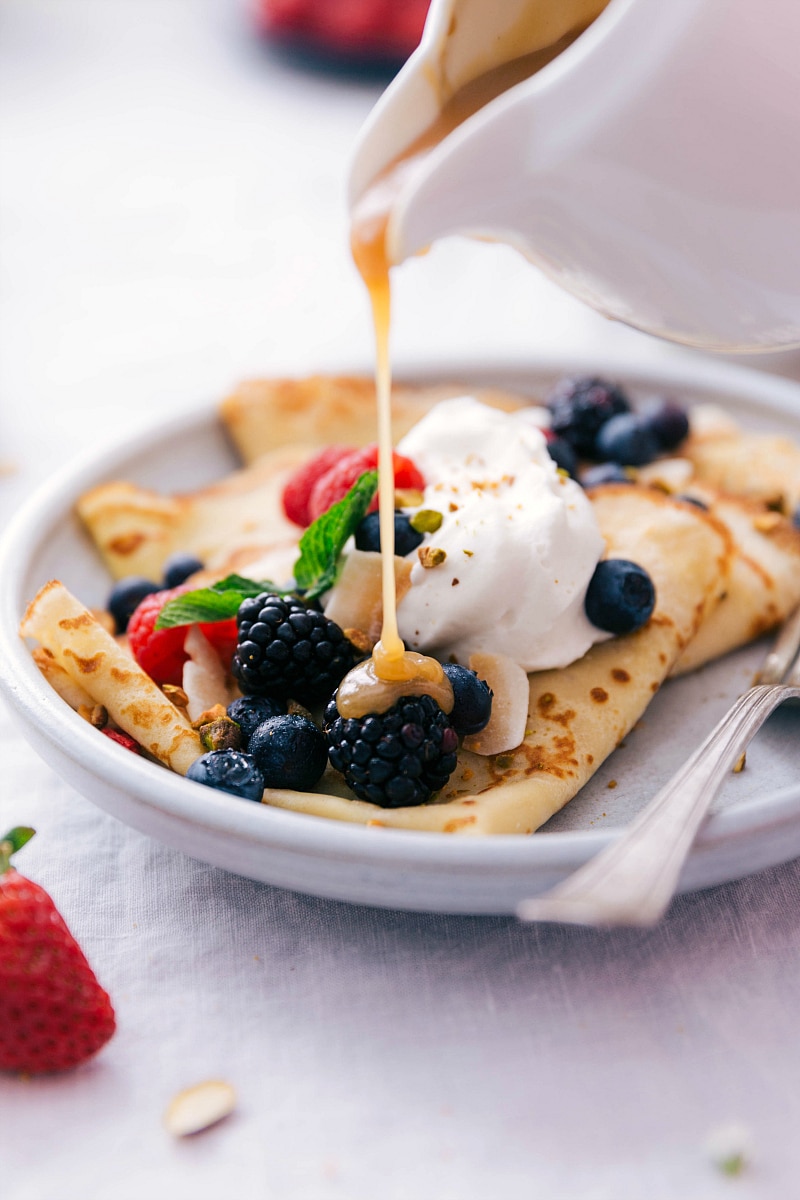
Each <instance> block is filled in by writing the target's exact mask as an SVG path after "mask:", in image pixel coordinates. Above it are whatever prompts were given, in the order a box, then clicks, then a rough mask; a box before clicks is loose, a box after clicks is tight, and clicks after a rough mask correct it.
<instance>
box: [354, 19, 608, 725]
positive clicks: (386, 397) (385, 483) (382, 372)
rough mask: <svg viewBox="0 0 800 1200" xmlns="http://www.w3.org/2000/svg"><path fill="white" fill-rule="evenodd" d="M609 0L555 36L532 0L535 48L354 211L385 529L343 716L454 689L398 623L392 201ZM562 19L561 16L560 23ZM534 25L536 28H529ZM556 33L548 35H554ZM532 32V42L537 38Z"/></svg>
mask: <svg viewBox="0 0 800 1200" xmlns="http://www.w3.org/2000/svg"><path fill="white" fill-rule="evenodd" d="M606 3H607V0H568V9H567V12H566V13H564V14H561V17H562V18H563V17H566V18H567V20H568V22H569V21H571V24H570V23H568V24H567V26H566V29H567V32H566V33H565V32H564V29H563V28H562V27H561V26H559V28H558V33H557V34H556V36H555V37H552V27H551V26H550V25H549V24H548V21H549V19H550V17H551V16H552V10H551V8H550V5H549V3H547V0H545V2H544V3H538V4H537V3H533V4H532V5H531V6H530V9H529V10H528V11H527V12H526V13H525V14H524V15H525V17H526V25H525V29H524V30H523V32H524V33H525V37H526V39H527V40H526V45H530V44H533V45H534V46H535V48H534V49H533V50H532V51H531V52H528V53H525V54H522V55H520V57H518V58H516V59H512V60H511V61H508V62H505V63H502V64H501V65H500V66H496V67H493V68H492V69H491V70H489V71H485V72H484V73H483V74H481V75H480V76H479V77H478V78H477V79H474V80H472V81H470V82H468V83H466V84H465V85H464V86H463V87H462V88H460V89H459V90H458V91H457V92H456V93H455V95H453V96H452V97H451V98H450V99H449V100H448V101H447V102H446V103H445V104H444V106H443V108H442V111H441V113H440V114H439V116H438V117H437V119H436V120H435V121H434V123H433V124H432V125H431V126H430V128H429V129H427V130H426V131H425V132H424V133H423V134H422V135H421V136H420V137H419V138H417V139H416V140H415V141H414V142H412V144H411V145H410V146H409V147H408V148H407V149H406V150H405V151H404V152H403V153H402V154H400V155H399V156H398V157H397V158H396V159H395V160H394V161H393V162H391V163H389V165H388V166H387V167H386V168H385V169H384V170H383V171H382V172H381V173H380V174H379V175H378V177H377V178H376V179H375V180H374V181H373V183H372V184H371V185H370V186H369V188H368V189H367V190H366V192H365V193H364V195H363V197H362V198H361V199H360V200H359V202H358V204H357V205H356V208H355V210H354V213H353V219H352V230H351V247H352V252H353V258H354V260H355V264H356V266H357V268H358V270H359V272H360V274H361V277H362V278H363V280H364V283H365V284H366V287H367V290H368V292H369V296H370V302H371V305H372V316H373V322H374V326H375V346H376V371H375V386H376V393H377V406H378V478H379V483H378V503H379V512H380V535H381V559H382V562H381V576H382V586H383V624H382V629H381V637H380V641H379V642H378V643H377V645H376V646H375V649H374V651H373V654H372V658H371V659H370V660H369V661H367V662H365V663H361V664H360V665H359V666H357V667H356V668H355V669H354V670H353V671H351V672H350V673H349V674H348V675H347V676H346V677H345V679H344V680H343V681H342V683H341V684H340V686H339V691H338V695H337V705H338V708H339V712H340V713H341V714H342V716H348V717H349V716H353V717H356V716H364V715H366V713H368V712H385V711H386V709H388V708H390V707H391V705H392V704H394V703H395V701H396V700H397V699H399V698H400V696H403V695H419V694H423V693H424V694H427V695H431V696H433V698H434V699H435V700H436V701H437V703H438V704H439V705H440V707H441V708H442V709H443V710H444V712H448V713H449V712H451V711H452V708H453V689H452V687H451V685H450V681H449V679H448V678H447V676H446V675H445V673H444V671H443V669H442V665H441V663H439V662H438V661H437V660H436V659H435V658H429V657H427V656H426V655H423V654H418V653H416V652H414V651H408V650H406V649H405V646H404V644H403V642H402V639H401V638H400V635H399V632H398V628H397V596H396V588H395V575H394V500H395V497H394V466H393V460H392V448H393V446H392V412H391V391H392V376H391V362H390V356H389V328H390V322H391V286H390V278H389V268H390V254H389V248H388V245H387V235H388V229H389V217H390V214H391V212H392V209H393V206H394V202H395V200H396V198H397V196H398V195H399V193H400V192H401V190H402V189H403V187H404V186H405V184H406V182H407V181H408V180H409V178H410V177H411V176H412V175H413V174H414V173H415V172H416V171H417V170H419V168H420V166H421V165H422V164H424V161H425V158H426V157H427V155H429V154H430V153H431V151H432V150H433V149H435V147H436V146H438V145H439V143H440V142H441V141H442V140H443V139H444V138H445V137H447V135H448V134H449V133H451V132H452V131H453V130H454V129H455V128H456V127H457V126H458V125H460V124H461V123H462V122H463V121H465V120H466V119H467V118H468V117H470V116H472V114H473V113H475V112H477V111H478V110H479V109H480V108H482V107H483V106H484V105H485V104H487V103H488V102H489V101H490V100H493V99H495V98H496V97H497V96H499V95H500V94H501V93H502V92H504V91H507V90H508V88H510V87H513V86H514V84H516V83H519V82H520V81H521V80H523V79H527V78H529V77H530V76H531V75H532V74H534V73H535V72H536V71H538V70H540V69H541V67H542V66H544V65H545V64H546V63H547V62H549V61H550V60H551V59H553V58H555V57H556V55H557V54H559V53H560V52H561V51H562V50H563V49H564V48H565V47H566V46H567V45H569V43H570V42H571V41H573V40H574V39H575V38H576V37H577V36H578V34H579V33H580V32H582V30H583V29H584V28H585V27H586V25H588V24H589V23H590V22H591V20H593V19H594V17H595V16H597V14H598V13H599V12H600V11H601V9H602V8H604V7H605V4H606ZM557 25H558V22H557ZM528 26H529V27H530V28H528ZM549 35H550V36H549ZM531 37H533V41H532V42H531Z"/></svg>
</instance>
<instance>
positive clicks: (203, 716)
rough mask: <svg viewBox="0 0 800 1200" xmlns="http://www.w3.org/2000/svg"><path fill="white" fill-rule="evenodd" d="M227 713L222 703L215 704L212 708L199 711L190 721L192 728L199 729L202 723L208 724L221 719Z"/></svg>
mask: <svg viewBox="0 0 800 1200" xmlns="http://www.w3.org/2000/svg"><path fill="white" fill-rule="evenodd" d="M227 715H228V714H227V712H226V711H225V706H224V705H222V704H215V705H214V707H213V708H207V709H206V711H205V712H204V713H200V716H199V717H198V718H197V720H196V721H192V729H200V728H201V726H203V725H210V724H211V722H212V721H221V720H222V719H223V718H224V717H227Z"/></svg>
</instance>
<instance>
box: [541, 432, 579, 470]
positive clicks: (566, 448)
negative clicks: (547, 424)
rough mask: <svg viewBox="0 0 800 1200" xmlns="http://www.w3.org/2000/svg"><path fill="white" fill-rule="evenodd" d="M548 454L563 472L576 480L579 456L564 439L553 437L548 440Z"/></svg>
mask: <svg viewBox="0 0 800 1200" xmlns="http://www.w3.org/2000/svg"><path fill="white" fill-rule="evenodd" d="M547 453H548V454H549V455H550V457H551V458H552V460H553V462H554V463H555V464H556V466H557V467H559V468H560V470H562V471H566V472H567V474H568V475H571V476H572V478H573V479H574V478H575V477H576V475H577V474H578V456H577V454H576V453H575V451H574V450H573V449H572V446H570V444H569V442H568V441H567V440H566V439H565V438H563V437H557V436H556V435H553V436H551V437H548V439H547Z"/></svg>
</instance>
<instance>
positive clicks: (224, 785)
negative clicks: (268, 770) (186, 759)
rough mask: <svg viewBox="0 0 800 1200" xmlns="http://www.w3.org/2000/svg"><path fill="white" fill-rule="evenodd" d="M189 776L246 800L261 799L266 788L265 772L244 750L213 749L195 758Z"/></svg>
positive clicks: (187, 776)
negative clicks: (261, 770)
mask: <svg viewBox="0 0 800 1200" xmlns="http://www.w3.org/2000/svg"><path fill="white" fill-rule="evenodd" d="M186 778H187V779H193V780H194V782H195V783H204V784H205V785H206V787H212V788H216V789H217V790H218V791H220V792H230V793H231V795H233V796H241V797H242V799H243V800H260V799H261V796H262V793H263V791H264V777H263V775H262V774H261V772H260V770H259V769H258V767H257V765H256V763H255V762H254V760H253V759H252V757H251V756H250V755H249V754H242V752H241V750H210V751H209V753H208V754H204V755H202V757H201V758H196V759H195V761H194V762H193V763H192V765H191V766H190V767H189V770H188V771H187V772H186Z"/></svg>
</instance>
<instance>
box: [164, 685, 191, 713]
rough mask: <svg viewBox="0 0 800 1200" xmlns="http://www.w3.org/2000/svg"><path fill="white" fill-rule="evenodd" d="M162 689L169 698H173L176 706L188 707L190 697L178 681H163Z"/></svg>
mask: <svg viewBox="0 0 800 1200" xmlns="http://www.w3.org/2000/svg"><path fill="white" fill-rule="evenodd" d="M161 690H162V692H163V693H164V695H165V696H166V697H167V699H168V700H171V701H172V703H173V704H174V705H175V707H176V708H188V707H189V697H188V696H187V695H186V692H185V691H184V690H183V688H182V687H178V685H177V684H176V683H162V685H161Z"/></svg>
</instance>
